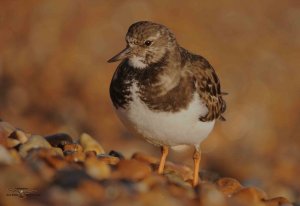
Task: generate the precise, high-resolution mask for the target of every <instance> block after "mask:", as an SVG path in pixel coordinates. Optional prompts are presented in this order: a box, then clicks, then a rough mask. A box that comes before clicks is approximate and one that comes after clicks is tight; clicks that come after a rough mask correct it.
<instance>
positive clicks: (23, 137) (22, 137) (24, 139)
mask: <svg viewBox="0 0 300 206" xmlns="http://www.w3.org/2000/svg"><path fill="white" fill-rule="evenodd" d="M8 138H11V139H16V140H19V141H20V143H22V144H24V143H25V142H27V141H28V137H27V135H26V134H25V133H24V132H23V131H22V130H15V131H14V132H12V133H11V134H10V135H9V137H8Z"/></svg>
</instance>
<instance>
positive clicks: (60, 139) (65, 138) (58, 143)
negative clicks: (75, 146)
mask: <svg viewBox="0 0 300 206" xmlns="http://www.w3.org/2000/svg"><path fill="white" fill-rule="evenodd" d="M45 139H46V140H47V141H48V142H49V143H50V144H51V146H52V147H60V148H61V149H63V148H64V146H65V145H66V144H71V143H73V140H72V137H71V136H70V135H68V134H65V133H58V134H53V135H48V136H46V137H45Z"/></svg>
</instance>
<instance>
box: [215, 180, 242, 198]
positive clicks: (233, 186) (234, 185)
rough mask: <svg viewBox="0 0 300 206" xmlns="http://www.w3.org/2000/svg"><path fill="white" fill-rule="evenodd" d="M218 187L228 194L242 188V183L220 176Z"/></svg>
mask: <svg viewBox="0 0 300 206" xmlns="http://www.w3.org/2000/svg"><path fill="white" fill-rule="evenodd" d="M216 184H217V187H218V189H219V190H220V191H221V192H222V193H223V194H224V195H226V196H230V195H232V194H233V193H235V192H237V191H238V190H240V189H242V185H241V184H240V183H239V182H238V181H237V180H236V179H233V178H228V177H225V178H221V179H219V180H218V181H217V182H216Z"/></svg>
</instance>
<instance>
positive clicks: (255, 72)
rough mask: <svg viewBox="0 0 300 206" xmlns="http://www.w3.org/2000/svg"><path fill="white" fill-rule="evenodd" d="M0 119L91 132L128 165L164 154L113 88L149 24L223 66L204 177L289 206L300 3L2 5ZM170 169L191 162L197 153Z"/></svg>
mask: <svg viewBox="0 0 300 206" xmlns="http://www.w3.org/2000/svg"><path fill="white" fill-rule="evenodd" d="M0 8H1V12H0V117H1V118H2V119H3V120H5V121H8V122H10V123H12V124H13V125H15V126H17V127H19V128H22V129H24V130H25V131H28V132H31V133H36V134H43V135H47V134H53V133H57V132H67V133H69V134H71V135H72V136H73V137H74V138H76V137H78V135H79V134H80V133H82V132H88V133H90V134H91V135H92V136H94V137H95V138H97V139H98V140H99V142H100V143H101V144H102V145H103V146H104V148H105V149H106V150H108V151H109V150H118V151H120V152H122V153H123V154H124V155H125V156H126V157H130V156H131V155H132V154H133V153H134V152H137V151H143V152H146V153H149V154H153V155H155V156H159V153H160V152H159V149H158V148H155V147H154V146H152V145H150V144H148V143H146V142H145V141H143V140H141V139H139V138H137V137H133V136H132V135H131V134H129V133H128V132H127V130H126V128H124V127H123V125H122V124H121V123H120V121H119V120H118V119H117V117H116V115H115V113H114V111H113V107H112V104H111V101H110V98H109V92H108V90H109V84H110V80H111V78H112V75H113V72H114V70H115V68H116V66H117V64H108V63H106V61H107V60H108V59H109V58H110V57H112V56H113V55H114V54H116V53H117V52H119V51H120V50H121V49H122V48H124V46H125V41H124V37H125V34H126V32H127V29H128V27H129V26H130V25H131V24H132V23H134V22H136V21H140V20H151V21H154V22H158V23H162V24H164V25H166V26H168V27H169V28H170V29H171V30H172V31H173V32H174V33H175V35H176V37H177V40H178V42H179V43H180V44H181V45H182V46H183V47H185V48H187V49H189V50H190V51H192V52H194V53H198V54H201V55H203V56H204V57H206V58H207V59H208V60H209V61H210V63H211V64H212V65H213V66H214V68H215V69H216V71H217V73H218V75H219V77H220V79H221V83H222V88H223V90H224V91H227V92H228V93H229V95H228V96H226V97H225V99H226V101H227V105H228V110H227V112H226V113H225V117H226V119H227V121H226V122H218V123H217V124H216V128H215V130H214V131H213V133H212V134H211V135H210V137H209V138H208V139H207V140H206V141H205V142H204V143H203V144H202V150H203V158H202V169H203V170H207V171H212V172H215V173H217V174H219V175H221V176H230V177H234V178H237V179H238V180H240V181H242V182H243V183H244V184H245V185H254V186H257V187H260V188H262V189H263V190H265V191H266V192H267V193H268V194H270V196H276V195H280V196H285V197H287V198H289V199H290V200H291V201H295V200H296V199H298V201H299V194H300V178H299V174H300V165H299V162H300V138H299V133H300V129H299V127H300V125H299V122H300V115H299V114H300V112H299V107H300V79H299V77H300V71H299V70H300V69H299V66H300V56H299V55H300V38H299V37H300V1H298V0H287V1H277V2H276V3H275V2H274V1H272V0H266V1H258V0H257V1H237V0H226V1H225V0H220V1H196V0H195V1H185V2H184V3H183V1H179V0H176V1H174V0H166V1H160V0H154V1H146V0H144V1H143V0H140V1H134V0H124V1H104V0H103V1H100V0H99V1H96V0H91V1H80V0H75V1H74V0H64V1H61V0H51V1H46V0H42V1H35V0H28V1H16V0H2V1H1V2H0ZM170 160H172V161H175V162H183V163H184V164H187V165H192V150H185V151H172V152H171V155H170Z"/></svg>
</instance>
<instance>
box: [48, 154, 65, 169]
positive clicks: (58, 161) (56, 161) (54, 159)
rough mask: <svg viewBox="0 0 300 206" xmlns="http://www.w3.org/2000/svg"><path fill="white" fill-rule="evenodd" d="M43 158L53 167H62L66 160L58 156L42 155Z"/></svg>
mask: <svg viewBox="0 0 300 206" xmlns="http://www.w3.org/2000/svg"><path fill="white" fill-rule="evenodd" d="M44 159H45V161H46V162H47V163H48V164H49V166H51V167H53V168H55V169H62V168H64V167H66V165H67V162H66V161H64V160H63V158H62V157H60V156H46V157H44Z"/></svg>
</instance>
